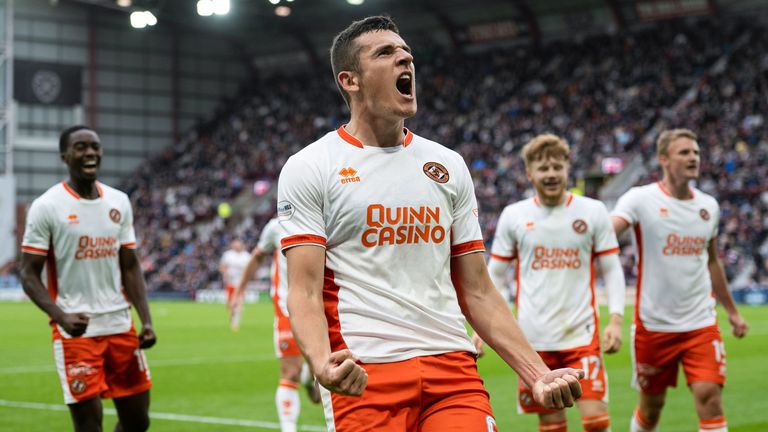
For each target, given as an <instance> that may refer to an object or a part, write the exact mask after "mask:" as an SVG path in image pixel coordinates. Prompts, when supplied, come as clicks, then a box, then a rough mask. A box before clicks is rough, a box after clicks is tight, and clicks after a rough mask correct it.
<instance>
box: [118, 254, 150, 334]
mask: <svg viewBox="0 0 768 432" xmlns="http://www.w3.org/2000/svg"><path fill="white" fill-rule="evenodd" d="M119 259H120V274H121V276H122V279H123V287H124V288H125V294H126V296H128V300H130V302H131V304H132V305H133V307H135V308H136V312H137V313H138V314H139V319H140V320H141V332H140V333H139V342H140V347H141V348H142V349H147V348H151V347H152V346H153V345H154V344H155V342H157V335H155V330H154V328H153V327H152V315H151V314H150V313H149V304H148V303H147V287H146V285H145V284H144V275H143V273H142V271H141V265H140V264H139V258H138V257H137V256H136V250H135V249H132V248H129V247H125V246H123V247H121V248H120V252H119Z"/></svg>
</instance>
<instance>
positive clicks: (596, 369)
mask: <svg viewBox="0 0 768 432" xmlns="http://www.w3.org/2000/svg"><path fill="white" fill-rule="evenodd" d="M590 364H593V365H594V366H593V367H592V368H591V369H590V367H589V365H590ZM581 368H582V369H584V374H585V375H584V378H586V379H591V380H594V379H597V374H598V373H600V357H599V356H595V355H591V356H586V357H582V358H581ZM590 371H591V372H590Z"/></svg>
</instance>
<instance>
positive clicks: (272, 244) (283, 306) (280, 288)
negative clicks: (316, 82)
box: [257, 218, 288, 316]
mask: <svg viewBox="0 0 768 432" xmlns="http://www.w3.org/2000/svg"><path fill="white" fill-rule="evenodd" d="M282 232H283V231H282V228H281V227H280V222H279V221H278V220H277V218H273V219H270V221H269V222H267V224H266V225H264V229H263V230H262V231H261V235H260V236H259V243H258V245H257V246H258V248H259V249H261V250H262V251H264V252H265V253H269V254H274V258H273V260H272V266H271V268H270V270H271V271H270V273H271V275H272V284H271V287H270V295H271V296H272V300H273V301H274V302H275V307H278V308H280V312H281V313H282V314H283V315H284V316H288V266H287V264H286V262H285V261H286V260H285V255H283V254H282V253H280V240H281V239H282V238H283V233H282Z"/></svg>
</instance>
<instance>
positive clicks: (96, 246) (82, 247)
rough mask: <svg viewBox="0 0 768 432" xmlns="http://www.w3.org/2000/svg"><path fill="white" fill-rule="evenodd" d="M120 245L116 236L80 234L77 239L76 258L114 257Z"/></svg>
mask: <svg viewBox="0 0 768 432" xmlns="http://www.w3.org/2000/svg"><path fill="white" fill-rule="evenodd" d="M118 249H119V247H118V244H117V239H116V238H114V237H90V236H80V238H79V239H77V252H75V259H76V260H87V259H102V258H114V257H116V256H117V251H118Z"/></svg>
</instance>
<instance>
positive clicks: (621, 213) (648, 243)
mask: <svg viewBox="0 0 768 432" xmlns="http://www.w3.org/2000/svg"><path fill="white" fill-rule="evenodd" d="M692 193H693V198H692V199H689V200H679V199H676V198H674V197H672V196H671V195H670V194H669V193H668V192H667V191H666V190H665V189H664V186H663V185H662V184H661V182H657V183H652V184H648V185H645V186H640V187H634V188H632V189H630V190H629V191H628V192H627V193H625V194H624V195H623V196H622V197H621V198H620V199H619V201H618V203H616V208H615V209H614V210H613V212H612V215H613V216H617V217H619V218H622V219H624V220H626V221H627V222H628V223H629V224H630V225H631V226H632V228H633V233H634V237H633V239H634V243H635V251H636V262H637V267H638V270H637V302H636V305H635V324H638V325H642V326H644V327H645V328H646V329H648V330H651V331H658V332H684V331H691V330H696V329H700V328H703V327H708V326H711V325H713V324H715V323H716V316H715V308H714V307H715V299H714V297H713V294H712V281H711V279H710V276H709V266H708V262H709V253H708V250H707V247H708V246H709V242H710V241H711V240H712V239H714V238H716V237H717V229H718V223H719V219H720V208H719V206H718V205H717V201H716V200H715V199H714V198H713V197H711V196H709V195H707V194H705V193H704V192H702V191H700V190H698V189H692Z"/></svg>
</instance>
